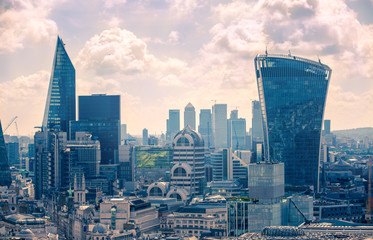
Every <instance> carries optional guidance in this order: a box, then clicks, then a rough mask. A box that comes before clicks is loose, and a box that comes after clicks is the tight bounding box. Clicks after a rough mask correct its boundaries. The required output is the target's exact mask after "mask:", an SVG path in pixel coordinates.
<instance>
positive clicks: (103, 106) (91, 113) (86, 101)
mask: <svg viewBox="0 0 373 240" xmlns="http://www.w3.org/2000/svg"><path fill="white" fill-rule="evenodd" d="M70 128H71V135H70V139H75V133H76V132H89V133H90V134H92V140H99V141H100V146H101V164H113V163H114V156H115V151H117V150H118V146H119V145H120V130H121V125H120V96H119V95H106V94H93V95H90V96H79V121H72V122H71V123H70Z"/></svg>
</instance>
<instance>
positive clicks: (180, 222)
mask: <svg viewBox="0 0 373 240" xmlns="http://www.w3.org/2000/svg"><path fill="white" fill-rule="evenodd" d="M226 215H227V209H226V207H225V204H221V203H208V204H204V203H201V204H193V205H190V206H185V207H181V208H179V209H177V210H176V211H174V212H173V214H169V215H168V216H167V221H166V224H165V228H166V229H167V230H169V231H172V232H173V233H175V234H176V235H178V236H185V237H197V238H199V239H200V238H201V237H203V236H204V234H208V235H211V233H212V232H219V233H221V234H218V235H219V236H220V237H221V236H224V235H225V227H226V223H227V218H226Z"/></svg>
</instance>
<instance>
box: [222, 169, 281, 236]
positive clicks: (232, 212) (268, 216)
mask: <svg viewBox="0 0 373 240" xmlns="http://www.w3.org/2000/svg"><path fill="white" fill-rule="evenodd" d="M248 172H249V180H248V188H249V197H248V198H233V199H228V201H227V209H228V228H227V232H228V236H231V237H239V236H241V235H242V234H244V233H247V232H260V231H262V230H263V228H265V227H268V226H280V225H281V223H282V222H281V221H282V218H281V216H282V215H281V211H282V202H281V201H282V197H283V196H284V164H283V163H260V164H249V170H248Z"/></svg>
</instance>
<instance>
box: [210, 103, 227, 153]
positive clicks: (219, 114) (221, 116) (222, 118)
mask: <svg viewBox="0 0 373 240" xmlns="http://www.w3.org/2000/svg"><path fill="white" fill-rule="evenodd" d="M212 131H213V136H214V144H215V147H218V148H219V147H227V104H214V105H213V106H212Z"/></svg>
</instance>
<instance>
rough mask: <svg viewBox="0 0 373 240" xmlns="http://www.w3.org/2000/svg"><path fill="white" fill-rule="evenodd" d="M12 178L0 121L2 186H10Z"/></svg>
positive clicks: (0, 183)
mask: <svg viewBox="0 0 373 240" xmlns="http://www.w3.org/2000/svg"><path fill="white" fill-rule="evenodd" d="M11 183H12V178H11V176H10V169H9V161H8V154H7V152H6V146H5V141H4V135H3V128H2V126H1V121H0V186H8V187H9V186H10V184H11Z"/></svg>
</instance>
